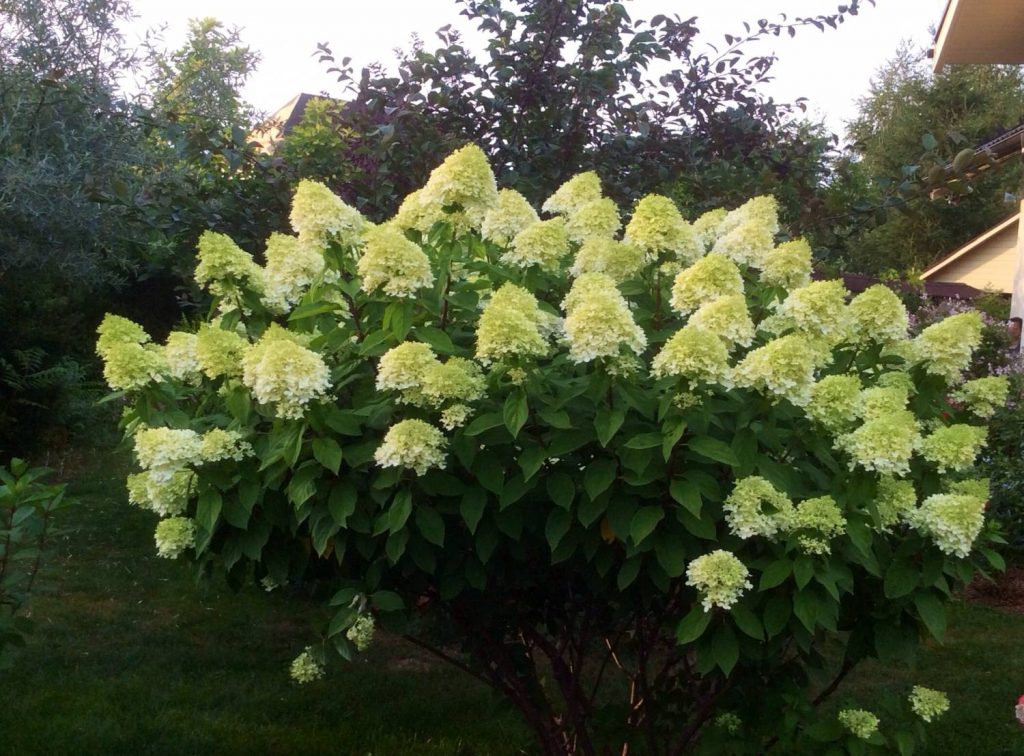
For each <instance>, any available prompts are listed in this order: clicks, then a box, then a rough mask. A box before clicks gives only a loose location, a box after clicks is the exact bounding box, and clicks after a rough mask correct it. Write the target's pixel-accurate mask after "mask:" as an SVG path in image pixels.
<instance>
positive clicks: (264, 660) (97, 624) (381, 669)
mask: <svg viewBox="0 0 1024 756" xmlns="http://www.w3.org/2000/svg"><path fill="white" fill-rule="evenodd" d="M125 471H126V463H125V460H124V459H123V458H122V457H120V456H118V455H111V456H104V457H101V458H96V459H93V460H91V461H88V463H87V465H86V466H85V469H84V472H83V473H82V474H80V475H79V476H78V480H77V481H76V482H75V483H74V484H73V487H72V490H73V493H74V495H75V496H76V497H77V502H78V503H77V505H76V506H75V507H73V508H71V509H69V510H67V511H66V513H65V515H64V522H63V523H62V525H63V527H64V529H65V534H64V535H63V536H61V537H60V538H59V539H58V541H57V543H56V544H55V547H54V553H53V554H51V555H50V558H49V565H48V567H47V569H46V571H45V574H43V575H42V576H41V579H40V581H39V589H38V591H37V593H36V596H35V597H34V599H33V603H32V615H33V618H34V620H35V621H36V623H37V631H36V633H35V635H34V636H33V637H32V639H31V641H30V643H29V645H28V647H27V648H26V649H25V650H24V651H23V652H22V653H21V655H20V656H19V657H18V659H17V661H16V662H15V665H14V668H13V669H12V670H9V671H7V672H3V673H0V754H4V755H5V756H6V754H13V755H15V756H20V755H21V754H28V755H32V754H76V755H78V754H83V755H85V754H104V755H105V756H106V755H108V754H109V755H113V754H132V756H136V755H141V754H207V753H216V754H317V753H332V754H378V755H384V754H403V755H404V754H417V755H418V754H427V755H429V754H496V755H499V756H500V754H517V753H530V752H531V746H530V743H531V741H530V736H529V733H528V731H527V730H526V728H525V727H524V726H523V725H522V723H521V722H520V720H519V718H518V715H517V713H516V712H515V711H514V710H512V709H510V708H509V707H508V706H507V705H505V704H504V703H503V702H502V701H500V700H498V699H497V698H496V697H495V696H494V695H493V694H492V693H491V692H490V691H489V690H488V689H486V688H485V687H483V686H482V685H480V684H479V683H478V682H477V681H475V680H473V679H472V678H470V677H468V676H467V675H465V674H463V673H461V672H459V671H458V670H454V669H452V668H450V667H447V666H445V665H441V664H437V663H435V662H434V660H433V659H430V658H427V657H424V656H423V654H422V653H421V652H419V651H418V650H417V649H416V648H414V647H412V646H410V645H408V644H406V643H405V642H403V641H401V640H400V639H397V638H391V637H388V636H385V635H383V634H379V635H378V639H377V640H376V641H375V643H374V646H373V647H372V648H371V650H370V652H369V653H368V654H367V655H365V657H363V658H360V659H359V660H358V661H356V662H354V663H351V664H346V663H344V662H340V661H339V662H338V663H337V664H335V665H334V666H333V667H332V668H331V670H330V671H329V673H328V675H327V677H326V678H325V679H324V680H322V681H319V682H316V683H313V684H310V685H307V686H299V685H296V684H295V683H293V682H292V681H291V680H290V678H289V677H288V665H289V664H290V662H291V660H292V659H293V658H294V657H295V655H296V654H298V653H299V652H300V651H301V650H302V648H303V647H304V646H305V645H307V644H309V643H310V642H311V640H312V639H314V638H316V637H317V633H316V629H317V628H318V627H319V626H320V624H321V623H322V621H323V615H322V614H321V610H320V609H319V607H318V606H317V605H315V604H313V603H311V602H308V601H305V600H304V599H302V598H301V597H297V596H289V595H288V594H286V593H285V592H283V591H275V592H274V593H271V594H266V593H264V592H262V591H257V590H256V589H249V590H245V591H242V592H240V593H232V592H230V591H229V590H227V589H226V588H224V587H223V584H222V582H220V581H217V580H215V581H214V582H213V584H212V586H210V588H209V589H208V590H207V591H206V592H204V591H201V590H199V589H197V587H196V585H195V583H194V582H193V580H192V576H191V573H190V571H189V569H188V567H187V566H186V565H185V564H183V563H181V562H175V561H169V560H163V559H159V558H157V557H156V556H155V553H154V549H153V545H152V529H153V526H154V524H155V518H154V516H153V515H151V514H149V513H146V512H143V511H140V510H138V509H136V508H133V507H130V506H128V505H127V503H125V501H124V496H123V494H122V491H123V479H124V474H125ZM1021 670H1024V615H1014V614H1007V613H1004V612H1000V611H995V610H991V609H986V608H984V607H978V606H960V607H958V608H957V609H956V610H955V611H954V613H953V617H952V622H951V627H950V631H949V634H948V638H947V640H946V643H945V644H943V645H938V644H931V645H929V646H928V647H927V648H926V649H925V650H924V652H923V653H922V654H921V655H920V658H919V660H918V662H917V664H916V665H915V666H913V667H911V666H908V665H881V664H869V665H865V666H863V667H862V668H860V669H858V670H857V671H856V672H855V673H854V674H853V675H851V677H850V678H849V681H848V684H847V685H845V686H844V687H843V688H841V689H840V693H838V694H837V696H838V699H837V703H854V704H856V705H859V706H864V707H865V708H873V709H876V710H878V711H881V707H883V705H884V702H885V700H886V699H887V698H888V699H895V698H897V697H902V696H904V695H905V694H906V692H907V691H909V689H910V687H911V686H912V685H914V684H923V685H928V686H929V687H935V688H938V689H941V690H945V691H947V692H948V693H949V696H950V698H951V700H952V702H953V708H952V710H951V711H950V713H949V714H947V715H946V716H945V717H944V718H943V719H941V720H940V721H939V722H938V723H936V724H935V725H933V726H932V727H931V728H930V740H929V743H930V748H929V749H928V751H927V752H926V753H928V754H933V755H934V756H945V755H947V754H957V755H959V754H965V755H969V756H988V755H996V754H1024V732H1022V731H1021V730H1020V729H1019V727H1018V726H1017V725H1016V723H1015V721H1014V720H1013V705H1014V703H1015V701H1016V698H1017V696H1018V695H1020V694H1021V693H1024V676H1022V674H1021Z"/></svg>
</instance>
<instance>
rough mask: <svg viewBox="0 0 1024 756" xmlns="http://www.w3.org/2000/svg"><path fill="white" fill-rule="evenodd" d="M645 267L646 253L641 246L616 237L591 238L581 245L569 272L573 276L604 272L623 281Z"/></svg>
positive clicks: (614, 278) (619, 281) (618, 281)
mask: <svg viewBox="0 0 1024 756" xmlns="http://www.w3.org/2000/svg"><path fill="white" fill-rule="evenodd" d="M643 268H644V253H643V251H642V250H641V249H640V248H639V247H635V246H633V245H632V244H627V243H625V242H620V241H615V240H614V239H600V238H590V239H587V240H586V241H584V242H583V244H582V245H580V248H579V250H578V251H577V252H576V259H575V261H574V262H573V264H572V268H570V269H569V272H570V273H571V274H572V275H573V276H577V277H578V276H582V275H583V274H584V273H604V274H605V275H606V276H608V277H609V278H611V279H612V280H614V281H615V282H616V283H621V282H622V281H625V280H626V279H627V278H632V277H633V276H635V275H636V274H637V273H639V272H640V271H641V270H643Z"/></svg>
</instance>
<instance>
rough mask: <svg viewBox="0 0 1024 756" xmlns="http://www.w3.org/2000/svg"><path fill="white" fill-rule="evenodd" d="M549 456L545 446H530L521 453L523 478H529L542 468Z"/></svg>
mask: <svg viewBox="0 0 1024 756" xmlns="http://www.w3.org/2000/svg"><path fill="white" fill-rule="evenodd" d="M546 458H547V450H546V449H545V448H544V447H543V446H528V447H526V448H525V449H523V452H522V454H520V455H519V467H520V468H521V469H522V471H523V479H524V480H529V479H530V478H532V477H533V476H534V475H536V474H537V471H538V470H540V468H541V466H542V465H543V464H544V460H545V459H546Z"/></svg>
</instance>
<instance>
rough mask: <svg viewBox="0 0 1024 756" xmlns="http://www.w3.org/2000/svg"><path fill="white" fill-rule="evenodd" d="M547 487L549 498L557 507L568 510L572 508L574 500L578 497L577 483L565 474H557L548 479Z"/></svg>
mask: <svg viewBox="0 0 1024 756" xmlns="http://www.w3.org/2000/svg"><path fill="white" fill-rule="evenodd" d="M545 485H546V487H547V490H548V496H550V497H551V501H553V502H554V503H555V505H556V506H559V507H561V508H562V509H568V508H569V507H570V506H572V500H573V499H574V498H575V497H576V483H575V482H574V481H573V479H572V478H570V477H569V476H568V475H566V474H565V473H563V472H557V473H554V474H552V475H549V476H548V477H547V481H545Z"/></svg>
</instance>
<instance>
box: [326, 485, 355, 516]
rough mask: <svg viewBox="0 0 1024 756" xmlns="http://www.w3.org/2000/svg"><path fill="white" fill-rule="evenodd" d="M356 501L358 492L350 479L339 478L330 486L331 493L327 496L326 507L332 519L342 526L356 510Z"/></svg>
mask: <svg viewBox="0 0 1024 756" xmlns="http://www.w3.org/2000/svg"><path fill="white" fill-rule="evenodd" d="M357 501H359V492H358V491H356V487H355V486H354V485H353V484H352V481H350V480H341V481H339V482H338V483H335V484H334V485H333V486H331V493H330V496H329V497H328V498H327V508H328V510H330V513H331V517H333V518H334V521H335V522H336V523H337V524H338V525H339V526H341V527H344V526H345V523H346V522H347V521H348V518H349V517H351V516H352V513H353V512H355V511H356V502H357Z"/></svg>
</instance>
